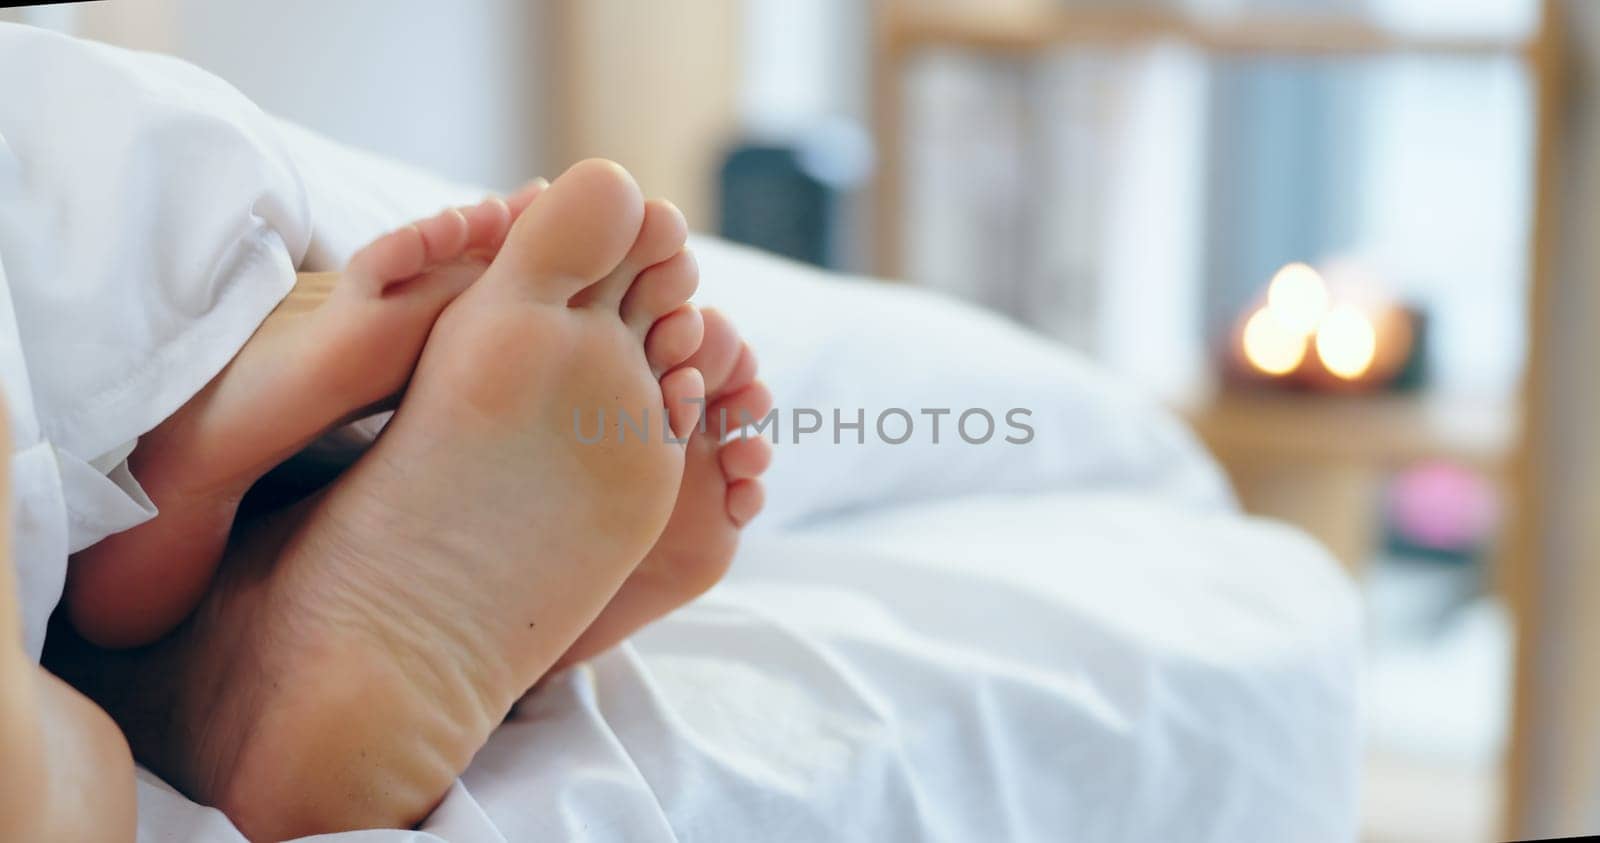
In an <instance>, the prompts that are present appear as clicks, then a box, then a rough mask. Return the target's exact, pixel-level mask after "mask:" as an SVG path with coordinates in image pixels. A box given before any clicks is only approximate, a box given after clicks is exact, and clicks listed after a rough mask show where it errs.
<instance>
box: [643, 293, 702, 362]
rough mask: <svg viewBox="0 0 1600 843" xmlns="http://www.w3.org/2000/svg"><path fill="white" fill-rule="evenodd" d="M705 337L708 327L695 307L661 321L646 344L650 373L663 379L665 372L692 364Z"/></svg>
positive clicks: (654, 327) (683, 307) (646, 357)
mask: <svg viewBox="0 0 1600 843" xmlns="http://www.w3.org/2000/svg"><path fill="white" fill-rule="evenodd" d="M704 334H705V324H704V322H703V321H702V320H701V319H700V311H699V310H698V309H697V308H696V307H695V306H694V305H690V304H685V305H682V306H680V307H679V308H678V309H677V310H674V311H672V312H671V313H669V314H667V315H666V316H663V317H661V319H660V320H658V321H657V322H656V324H655V325H653V326H651V328H650V333H649V334H648V335H647V336H646V337H645V340H644V356H645V360H647V361H649V363H650V372H651V373H652V374H653V375H655V376H656V377H658V378H659V377H661V375H662V373H663V372H666V371H667V370H669V369H671V368H672V367H674V366H676V365H678V364H679V363H682V362H683V361H685V360H688V359H689V355H691V354H693V353H694V352H695V349H697V348H699V347H700V338H701V337H702V336H704Z"/></svg>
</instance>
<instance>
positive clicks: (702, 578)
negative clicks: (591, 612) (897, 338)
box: [556, 252, 772, 668]
mask: <svg viewBox="0 0 1600 843" xmlns="http://www.w3.org/2000/svg"><path fill="white" fill-rule="evenodd" d="M696 272H697V270H696V268H695V264H694V259H693V257H692V256H691V255H690V254H689V253H688V252H684V253H682V254H681V255H679V256H678V257H676V258H674V259H672V260H670V261H668V262H666V263H664V264H661V265H660V266H657V267H655V268H654V269H651V270H650V271H649V272H648V273H646V275H645V276H644V278H643V279H642V280H656V279H653V276H659V277H662V278H664V277H666V276H667V275H669V274H670V275H693V274H695V273H696ZM679 283H681V282H679ZM663 286H665V285H663ZM704 324H705V330H704V340H703V341H702V342H701V344H700V348H699V350H697V351H696V352H695V353H694V355H693V356H692V357H690V358H689V360H688V362H687V363H685V364H684V365H686V366H690V367H693V368H696V369H698V370H699V371H700V373H701V374H702V376H703V377H704V378H705V385H706V404H707V406H706V414H705V418H704V419H703V420H702V422H701V424H700V425H698V426H697V427H696V428H695V432H694V434H693V435H692V437H691V438H690V441H689V444H688V448H687V450H686V452H685V455H684V468H683V483H682V484H681V485H680V486H679V488H678V499H677V503H676V505H675V506H674V507H673V510H672V518H671V519H670V520H669V521H668V522H667V528H666V530H665V531H664V532H663V533H662V534H661V538H660V540H658V541H657V542H656V544H655V547H653V548H651V549H650V553H649V555H647V556H646V557H645V558H644V561H643V562H642V563H641V564H640V565H639V567H638V568H637V569H636V570H635V571H634V572H633V574H632V575H631V576H629V577H628V580H627V582H625V583H623V585H622V588H621V590H619V591H618V592H617V596H616V597H613V598H612V599H611V602H610V603H609V604H608V605H607V606H606V608H605V611H603V612H601V613H600V617H598V618H596V619H595V622H594V623H593V624H591V625H590V626H589V628H588V629H586V630H584V632H583V635H582V636H580V637H579V638H578V640H577V641H576V642H575V643H574V644H573V645H572V647H571V648H570V649H568V650H567V652H566V653H565V654H564V655H562V657H561V660H560V662H558V663H557V665H556V667H557V668H560V667H566V666H568V665H571V664H575V663H577V662H580V661H583V660H585V659H588V658H591V657H593V656H596V655H598V654H600V653H602V652H604V651H606V650H608V649H610V648H612V647H614V646H616V645H617V644H620V643H622V641H624V640H625V639H626V638H627V637H628V636H630V635H632V634H633V633H635V632H637V631H639V629H640V628H642V627H644V626H645V625H647V624H649V623H652V622H653V621H656V620H658V619H660V618H663V617H665V616H666V615H668V614H669V613H671V612H672V611H674V610H676V609H678V608H679V607H681V606H683V605H684V604H686V603H688V602H689V601H691V600H693V599H694V598H696V597H698V596H700V595H701V594H703V593H705V592H706V591H707V590H708V589H710V588H711V587H712V586H714V585H716V584H717V583H718V582H719V581H720V580H721V579H722V577H723V576H724V575H725V574H726V573H727V572H728V566H729V565H730V564H731V563H732V562H733V554H734V551H736V550H737V549H738V547H739V531H740V530H741V529H742V528H743V527H744V525H746V524H748V523H750V520H751V519H753V518H755V517H756V515H757V514H758V513H759V512H760V511H761V506H762V504H763V502H764V500H765V497H764V491H763V490H762V487H761V480H760V479H759V478H760V476H761V474H762V473H763V472H765V471H766V470H767V466H768V465H770V464H771V462H772V443H771V442H770V441H769V440H767V439H766V438H763V437H760V436H756V437H751V438H742V437H734V438H732V439H728V440H727V441H726V442H725V441H724V439H725V437H724V435H723V434H724V433H725V432H732V431H733V430H736V429H737V428H738V427H739V425H740V424H741V422H743V421H745V420H747V419H755V420H759V419H761V418H762V417H763V416H765V415H766V414H767V412H768V411H769V410H771V409H772V393H771V392H770V391H768V389H767V387H766V386H765V385H764V384H762V383H760V382H759V381H757V380H756V358H755V355H754V354H753V353H751V351H750V347H749V346H748V345H747V344H746V343H745V342H744V340H743V339H741V338H740V336H739V333H738V331H737V330H735V329H734V327H733V323H732V322H729V321H728V319H727V317H724V316H723V315H722V314H721V313H718V312H717V311H714V310H706V311H704ZM646 349H647V350H648V351H651V352H652V353H656V352H657V351H658V350H659V351H661V352H665V351H666V349H664V348H663V347H662V346H661V345H660V344H656V343H652V344H650V345H647V346H646ZM670 359H672V356H671V355H669V354H664V355H663V359H662V360H652V361H651V362H652V365H658V366H660V367H663V368H664V367H666V366H670V365H672V364H671V363H669V362H666V361H667V360H670Z"/></svg>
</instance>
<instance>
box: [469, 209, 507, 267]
mask: <svg viewBox="0 0 1600 843" xmlns="http://www.w3.org/2000/svg"><path fill="white" fill-rule="evenodd" d="M461 213H462V215H463V216H464V217H466V220H467V243H466V247H465V248H464V249H463V251H464V252H466V253H470V254H473V255H480V256H486V257H493V256H494V255H495V254H497V253H498V252H499V251H500V247H501V246H503V245H505V242H506V234H507V233H509V232H510V231H511V221H512V219H513V216H512V210H511V206H510V205H509V204H508V203H507V202H506V200H504V199H501V198H500V197H498V196H491V197H489V198H488V199H485V200H483V201H482V202H480V203H478V204H477V205H474V206H473V207H471V208H463V209H461Z"/></svg>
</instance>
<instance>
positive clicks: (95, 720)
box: [0, 403, 136, 843]
mask: <svg viewBox="0 0 1600 843" xmlns="http://www.w3.org/2000/svg"><path fill="white" fill-rule="evenodd" d="M6 421H7V417H6V409H5V406H4V404H3V403H0V770H4V771H5V784H4V785H3V786H0V840H50V841H60V843H73V841H84V843H91V842H94V843H98V841H132V840H133V839H134V834H135V831H136V829H135V816H134V814H135V805H134V779H133V759H132V758H131V757H130V756H129V755H128V744H127V742H126V741H125V740H123V738H122V733H121V732H120V731H118V730H117V727H116V725H115V724H113V723H112V722H111V718H109V717H107V716H106V714H105V712H103V711H101V710H100V709H99V708H98V707H96V706H95V704H94V703H91V702H89V701H88V700H86V699H84V698H83V697H82V696H81V695H79V694H78V692H77V691H74V690H73V689H72V688H70V687H68V686H67V685H66V684H64V683H62V682H61V681H59V680H58V679H56V678H55V677H54V676H51V675H50V674H49V673H47V672H45V671H44V670H43V669H42V668H40V667H39V666H38V665H37V664H34V663H33V660H32V659H30V658H28V655H27V653H26V652H24V650H23V646H22V621H21V618H20V617H19V612H20V607H19V606H18V605H17V598H16V579H15V576H14V572H13V568H12V565H13V563H12V561H11V518H12V514H11V513H12V511H13V510H12V508H11V500H10V481H11V436H10V434H9V433H8V431H7V429H6Z"/></svg>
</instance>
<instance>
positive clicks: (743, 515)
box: [727, 480, 767, 527]
mask: <svg viewBox="0 0 1600 843" xmlns="http://www.w3.org/2000/svg"><path fill="white" fill-rule="evenodd" d="M766 503H767V492H766V490H765V489H763V488H762V487H761V481H760V480H740V481H739V482H737V483H734V484H733V485H731V486H729V487H728V499H727V504H728V517H729V518H730V519H732V520H733V523H735V524H737V525H739V526H740V527H743V526H744V525H746V524H749V523H750V522H751V521H752V520H754V519H755V517H756V516H757V515H760V514H761V508H762V507H763V506H765V505H766Z"/></svg>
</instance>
